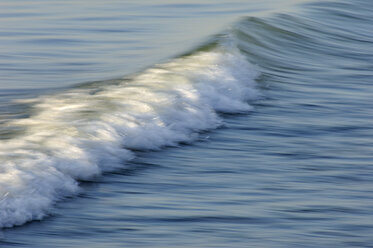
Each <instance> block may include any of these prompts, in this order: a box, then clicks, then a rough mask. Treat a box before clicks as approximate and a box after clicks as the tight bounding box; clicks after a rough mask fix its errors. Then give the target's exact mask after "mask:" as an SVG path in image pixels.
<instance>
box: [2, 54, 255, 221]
mask: <svg viewBox="0 0 373 248" xmlns="http://www.w3.org/2000/svg"><path fill="white" fill-rule="evenodd" d="M255 77H256V72H255V70H254V69H253V66H252V65H250V64H249V63H248V62H247V61H246V60H245V58H244V57H243V56H242V55H241V54H239V52H238V51H235V50H234V49H233V50H232V49H231V50H229V51H228V50H227V49H226V50H224V49H216V50H214V51H207V52H199V53H196V54H193V55H190V56H186V57H181V58H177V59H174V60H172V61H170V62H168V63H164V64H159V65H156V66H154V67H153V68H149V69H147V70H145V71H143V72H142V73H139V74H137V75H135V76H133V77H132V78H131V79H126V80H122V82H120V83H119V84H116V85H105V84H104V83H103V84H100V85H95V86H92V87H84V88H75V89H72V90H69V91H66V92H63V93H59V94H56V95H51V96H43V97H39V98H37V99H32V103H33V104H34V105H33V106H34V107H33V114H32V115H31V116H30V117H28V118H24V119H19V120H13V121H11V122H9V123H8V125H10V126H16V127H18V128H20V129H21V130H23V133H22V134H20V135H18V136H17V137H14V138H13V139H9V140H3V141H0V228H3V227H11V226H14V225H21V224H23V223H25V222H27V221H30V220H34V219H41V218H43V217H44V216H45V215H46V214H48V210H49V209H50V208H51V207H52V205H53V204H54V203H55V202H56V201H58V200H60V199H61V198H63V197H66V196H69V195H73V194H76V193H77V192H78V190H79V187H78V180H82V179H89V178H92V177H93V176H95V175H98V174H100V173H102V171H107V170H113V169H115V168H117V167H120V166H124V164H125V162H126V161H129V160H130V159H132V158H133V157H134V152H132V150H133V149H137V150H157V149H160V148H162V147H164V146H173V145H177V144H178V143H179V142H190V141H192V140H193V139H195V137H196V133H198V132H200V131H202V130H207V129H212V128H216V127H217V126H219V125H220V124H221V119H220V118H219V116H218V114H217V112H229V113H235V112H242V111H248V110H250V109H251V106H250V105H249V104H248V100H250V99H254V98H256V97H257V96H258V92H257V90H256V89H255V81H254V78H255Z"/></svg>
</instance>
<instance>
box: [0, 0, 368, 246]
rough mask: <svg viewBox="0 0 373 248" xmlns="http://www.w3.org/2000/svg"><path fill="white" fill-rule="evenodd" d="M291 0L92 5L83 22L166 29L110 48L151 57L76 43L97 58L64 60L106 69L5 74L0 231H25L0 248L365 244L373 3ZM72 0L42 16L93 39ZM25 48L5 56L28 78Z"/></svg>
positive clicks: (7, 235) (11, 234)
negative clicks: (22, 57) (97, 17)
mask: <svg viewBox="0 0 373 248" xmlns="http://www.w3.org/2000/svg"><path fill="white" fill-rule="evenodd" d="M113 3H116V4H119V6H122V5H121V4H120V3H119V2H114V1H113ZM284 3H285V2H283V3H282V4H281V6H283V8H281V9H280V8H278V6H274V5H273V4H271V3H266V2H264V3H258V2H255V1H253V2H252V3H247V2H246V3H242V2H234V3H227V2H224V1H221V2H218V3H216V4H213V5H211V4H209V3H207V2H206V3H195V4H194V3H193V4H181V5H179V4H170V3H162V2H157V4H150V3H146V4H135V3H133V4H132V5H131V4H129V5H128V9H125V10H123V9H120V8H116V7H117V6H118V5H112V6H111V7H110V8H111V9H110V8H108V7H107V6H109V5H106V4H105V5H102V6H101V7H100V8H98V5H97V6H96V5H94V6H93V7H91V8H87V9H86V8H84V9H85V11H87V12H86V14H85V15H86V16H92V15H93V14H97V13H101V15H104V16H105V17H103V19H105V20H107V22H106V25H107V26H106V28H107V27H108V26H111V25H112V24H110V23H111V22H114V23H113V24H115V21H118V18H114V17H118V16H116V14H118V15H120V13H121V11H124V12H125V13H126V15H123V16H122V17H121V18H125V17H126V16H127V18H128V16H131V15H130V13H131V11H133V14H134V15H135V16H136V18H139V19H136V18H135V19H131V18H129V19H131V20H132V21H134V22H135V23H136V25H135V26H134V27H141V25H143V22H142V21H143V20H145V19H146V20H149V19H150V20H153V22H154V25H155V26H157V25H160V26H161V27H162V28H163V29H157V32H155V31H154V30H153V31H148V33H147V35H149V39H148V40H147V41H145V40H141V41H140V39H139V43H136V44H138V45H139V46H141V45H140V44H145V43H146V44H150V48H149V50H146V49H145V48H144V49H143V48H137V49H134V50H131V46H130V45H126V44H125V43H123V44H122V45H123V47H122V45H119V43H117V46H119V47H120V48H118V47H115V46H111V45H110V44H111V43H110V42H107V41H105V42H103V43H102V44H101V45H100V47H101V48H102V49H103V48H105V47H106V48H108V49H113V50H112V51H114V50H115V51H120V52H121V53H126V52H128V51H133V52H136V53H138V54H140V55H141V56H139V57H137V56H128V60H127V59H124V60H123V61H122V59H121V58H122V55H120V54H119V55H117V56H118V57H117V59H118V58H120V59H118V60H113V61H111V60H110V59H109V57H111V56H110V55H109V54H105V53H102V57H95V56H97V54H95V53H96V52H97V51H98V50H99V49H92V48H90V47H89V46H83V45H75V48H79V46H82V48H83V47H84V49H87V51H91V52H92V53H91V55H89V56H88V55H84V54H83V53H77V54H75V55H76V57H75V58H73V57H69V55H68V54H69V53H67V55H66V57H64V56H62V57H64V59H65V60H67V61H75V59H77V60H79V59H80V60H86V61H90V62H91V63H93V64H92V67H90V66H88V67H87V68H90V69H91V68H95V69H92V72H89V71H84V69H82V68H84V66H83V67H81V66H80V65H77V66H76V67H75V66H73V68H74V69H77V72H76V74H70V75H66V74H65V73H63V70H64V69H63V68H64V67H60V65H61V64H59V66H56V64H55V65H53V63H51V64H50V65H48V66H51V67H50V68H49V69H51V73H52V75H54V76H56V78H61V77H59V76H58V75H62V77H65V79H67V80H66V81H68V82H63V81H64V80H61V81H59V80H58V79H53V80H52V81H49V82H48V83H45V84H44V85H42V84H40V85H38V84H37V83H35V82H36V81H32V80H36V78H37V77H33V76H31V77H30V81H29V82H28V81H27V80H25V78H26V75H27V73H24V74H22V73H20V75H14V76H13V75H12V74H11V73H9V71H10V70H4V71H5V74H7V75H8V79H6V80H10V81H8V82H13V83H14V85H15V87H7V85H8V84H7V83H6V84H2V83H0V85H5V86H2V90H1V100H0V101H1V103H0V104H2V105H1V106H3V107H2V109H1V111H2V112H1V117H2V120H3V122H2V124H1V125H2V126H1V127H0V135H1V144H0V152H1V155H2V157H1V158H0V159H1V160H0V161H1V165H0V172H1V174H0V196H1V195H2V198H0V226H2V227H11V226H13V225H20V224H23V225H21V226H17V227H12V228H3V229H2V231H1V232H0V244H1V247H50V246H51V244H53V247H372V244H373V238H372V237H371V233H372V232H373V224H372V223H373V214H372V211H371V206H372V204H373V194H372V193H373V186H372V185H373V184H372V182H373V172H372V161H373V156H372V150H373V149H372V143H373V142H372V138H373V137H372V132H371V131H372V125H371V124H372V109H373V106H372V105H373V102H372V100H371V98H372V93H373V88H372V79H373V70H372V69H373V68H372V62H373V52H372V51H373V50H372V42H373V32H372V31H371V29H370V27H371V26H372V25H373V14H372V12H371V9H372V8H373V4H372V3H370V1H368V0H361V1H354V2H353V3H351V2H349V1H314V2H313V3H303V4H301V5H297V8H293V7H294V5H286V6H293V7H292V8H290V7H286V8H285V7H284V6H285V5H283V4H284ZM286 3H287V4H292V3H291V1H287V2H286ZM67 4H73V3H70V2H67V3H66V5H63V6H60V7H59V8H57V7H56V9H55V11H57V12H58V13H59V15H53V11H50V12H47V13H45V15H46V16H48V15H50V18H52V16H53V18H52V19H51V20H52V21H51V22H50V23H48V25H50V26H51V27H56V25H57V23H58V22H59V21H58V20H65V21H67V22H65V23H64V22H62V23H63V24H61V25H63V26H64V25H67V26H71V27H73V26H74V27H75V28H77V29H82V30H85V31H82V32H77V33H79V38H77V39H79V40H85V39H89V38H90V35H92V33H91V34H87V33H84V32H91V31H87V30H88V29H86V28H87V27H86V26H85V25H84V21H83V22H82V25H78V26H77V27H76V26H75V24H71V23H69V18H67V17H66V16H70V15H71V16H75V17H74V18H77V17H76V16H80V15H81V14H80V13H81V12H79V11H77V12H76V13H74V12H73V13H71V14H66V13H64V12H63V10H65V9H66V6H67ZM3 5H4V4H3ZM8 5H9V6H12V5H11V4H8ZM13 5H14V4H13ZM279 5H280V4H279ZM22 6H27V5H22ZM35 6H36V5H35ZM35 6H34V7H33V8H30V12H29V14H30V13H35V12H36V13H37V14H39V15H40V14H41V11H38V10H35ZM113 6H115V7H113ZM126 6H127V5H126ZM136 6H137V7H136ZM139 6H141V7H139ZM79 7H82V5H79ZM9 8H10V7H9ZM92 8H93V9H92ZM98 9H100V11H98ZM31 10H32V11H31ZM171 10H173V11H171ZM174 10H179V11H180V12H177V11H174ZM150 12H152V13H158V14H157V15H156V16H155V15H148V14H149V13H150ZM139 13H144V14H145V13H147V14H146V16H147V18H149V19H147V18H145V19H143V18H140V16H142V15H141V14H139ZM166 13H167V15H166ZM13 15H14V16H13V17H12V18H15V19H14V20H15V21H18V22H19V21H20V18H21V17H20V16H17V15H15V14H14V13H13ZM20 15H21V16H23V18H28V17H27V16H28V15H26V13H25V12H21V14H20ZM2 16H3V18H10V19H11V17H9V16H11V14H8V15H2ZM4 16H5V17H4ZM83 16H84V15H83ZM57 17H58V18H57ZM65 17H66V18H65ZM220 17H221V20H219V21H216V19H219V18H220ZM223 17H224V18H223ZM47 19H48V18H47ZM190 19H193V21H191V22H189V24H187V20H190ZM119 20H121V19H120V18H119ZM171 20H172V22H174V23H173V24H172V25H170V24H169V23H170V22H171ZM205 21H206V22H205ZM234 21H235V22H234ZM215 22H216V26H214V25H212V24H214V23H215ZM93 23H97V22H93ZM93 23H91V24H90V25H93ZM167 23H168V25H166V24H167ZM195 23H204V25H206V26H203V25H197V26H198V29H196V30H193V29H194V28H195V27H197V26H196V25H195ZM207 23H209V24H207ZM45 25H47V22H45ZM162 25H164V26H162ZM180 25H181V26H180ZM188 25H191V26H190V27H191V29H190V30H191V32H190V34H189V33H188V32H186V31H187V30H188V29H187V28H185V29H180V27H187V26H188ZM229 25H230V27H229ZM97 26H98V24H97ZM114 26H115V25H114ZM52 29H53V28H52ZM135 29H136V28H135ZM37 30H39V31H40V30H42V28H41V29H37ZM136 30H141V29H140V28H139V29H136ZM162 30H164V31H163V33H162V32H161V31H162ZM166 30H174V31H175V30H178V31H177V32H179V34H180V35H179V36H178V35H176V34H175V33H173V34H172V35H171V34H170V33H169V34H167V35H166V33H167V31H166ZM218 30H225V31H218ZM31 31H35V29H31ZM95 32H97V30H96V31H95ZM100 32H102V31H99V32H98V33H100ZM66 33H67V34H71V35H73V34H74V31H70V30H69V31H66ZM140 33H141V32H140ZM145 33H146V32H145ZM209 34H214V36H212V37H211V38H210V39H209V40H208V37H207V35H209ZM28 35H29V34H28ZM28 35H26V34H24V36H22V37H20V38H19V41H20V42H26V43H28V42H30V40H28V41H26V40H27V39H26V38H25V36H28ZM96 35H97V33H96ZM2 37H3V36H2ZM4 37H11V35H9V34H7V35H5V36H4ZM100 37H101V38H103V37H104V36H100ZM105 37H106V36H105ZM113 37H114V36H111V35H109V36H108V37H107V39H114V38H113ZM138 37H139V36H138V34H137V33H136V32H134V33H131V34H129V35H127V34H126V35H125V36H123V35H119V34H118V36H117V38H118V40H123V39H131V38H133V39H136V38H138ZM30 39H31V40H32V39H36V38H31V37H30ZM38 39H40V37H39V38H38ZM46 39H49V38H46ZM203 40H204V41H205V42H204V43H202V45H201V46H199V48H197V49H192V50H191V51H190V50H189V51H190V52H188V49H190V47H193V46H195V45H196V44H198V42H203ZM206 40H207V41H206ZM153 41H154V42H153ZM156 41H157V42H159V43H157V42H156ZM162 41H163V42H165V43H162ZM92 42H97V40H96V41H92ZM191 42H194V43H193V44H191ZM106 43H107V44H106ZM38 44H39V43H38ZM59 44H61V43H58V42H52V43H51V47H50V48H51V49H52V48H57V47H59V46H60V45H59ZM66 44H67V43H65V45H66ZM104 44H106V45H107V46H104ZM65 45H64V46H65ZM17 46H18V45H17V44H14V47H13V46H11V45H5V46H3V47H8V48H10V47H13V48H15V47H17ZM73 47H74V46H72V48H73ZM75 48H74V49H75ZM114 48H115V49H114ZM171 48H172V49H171ZM3 49H4V48H3ZM25 49H26V50H27V49H29V50H32V49H31V47H29V48H27V46H26V48H25ZM84 49H83V50H84ZM7 50H10V49H7ZM97 53H99V52H97ZM20 54H22V52H20ZM24 54H26V53H24ZM61 54H63V53H62V52H61ZM175 54H184V55H183V56H181V57H177V58H174V59H171V60H168V61H165V62H162V63H157V64H156V65H153V64H154V63H155V62H159V61H161V60H164V59H165V58H167V57H170V56H173V55H175ZM92 56H94V57H92ZM52 57H53V56H49V55H48V56H46V58H48V61H50V60H49V59H52ZM147 58H148V59H147ZM17 59H18V58H16V57H13V58H12V59H9V60H8V59H2V61H6V63H9V64H11V63H14V67H15V68H16V69H17V70H20V71H22V64H20V63H18V62H17V61H13V62H11V61H12V60H17ZM52 61H53V59H52ZM55 61H58V62H57V64H58V63H62V62H61V61H62V60H59V59H57V60H55ZM115 61H118V62H115ZM126 61H127V62H128V63H127V62H126ZM35 63H36V64H35V68H34V69H32V71H33V72H34V73H36V74H37V75H39V76H40V78H43V77H45V75H46V74H45V73H44V72H45V71H43V70H44V69H45V68H43V66H41V65H40V64H37V63H39V62H38V61H35ZM69 63H70V62H69ZM48 64H49V63H48ZM112 64H115V66H116V67H115V68H112V67H111V65H112ZM146 66H149V67H148V69H140V68H142V67H146ZM26 67H28V66H26ZM105 67H106V68H110V70H107V71H105V70H104V69H103V68H105ZM123 67H124V68H123ZM53 68H54V70H53ZM61 68H62V69H61ZM126 68H127V69H126ZM49 69H48V71H49ZM135 71H137V73H133V72H135ZM86 72H87V73H86ZM105 73H107V74H105ZM130 73H131V74H130ZM124 74H127V76H125V78H124V79H121V78H117V77H116V75H124ZM110 75H112V76H110ZM39 76H38V77H39ZM105 77H109V78H113V79H112V80H106V81H99V82H94V83H86V84H80V85H79V86H73V87H69V88H68V89H54V90H51V88H54V87H55V86H56V85H58V87H60V88H61V87H66V86H68V85H71V84H74V83H75V82H77V83H83V82H84V81H89V80H92V79H93V80H100V79H102V78H105ZM53 78H54V77H53ZM116 78H117V79H116ZM6 80H4V81H2V82H6ZM42 81H43V80H41V82H42ZM27 82H28V83H30V85H31V86H32V87H34V85H35V87H39V86H40V87H42V88H43V90H31V89H26V88H28V86H27V85H26V83H27ZM44 82H47V81H44ZM6 88H7V89H6ZM14 88H21V89H14ZM12 99H13V101H12ZM25 99H26V100H25ZM14 101H16V102H14ZM102 172H103V174H102ZM78 186H79V187H78ZM32 219H38V220H39V219H41V220H40V221H32V222H27V223H26V224H24V222H25V221H29V220H32Z"/></svg>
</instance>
